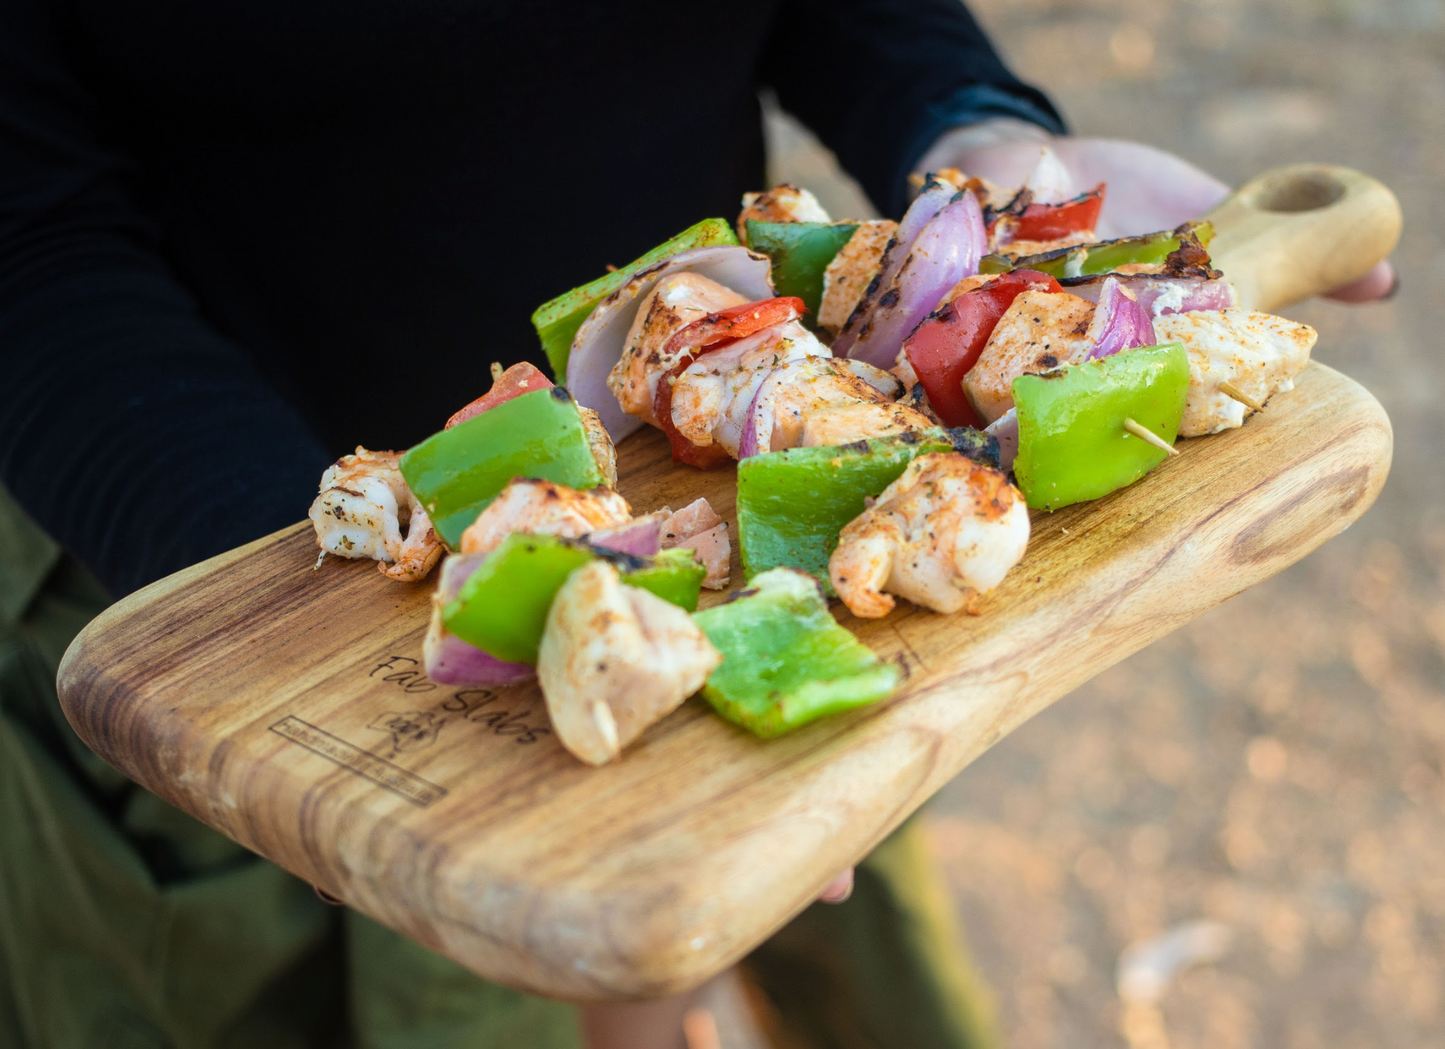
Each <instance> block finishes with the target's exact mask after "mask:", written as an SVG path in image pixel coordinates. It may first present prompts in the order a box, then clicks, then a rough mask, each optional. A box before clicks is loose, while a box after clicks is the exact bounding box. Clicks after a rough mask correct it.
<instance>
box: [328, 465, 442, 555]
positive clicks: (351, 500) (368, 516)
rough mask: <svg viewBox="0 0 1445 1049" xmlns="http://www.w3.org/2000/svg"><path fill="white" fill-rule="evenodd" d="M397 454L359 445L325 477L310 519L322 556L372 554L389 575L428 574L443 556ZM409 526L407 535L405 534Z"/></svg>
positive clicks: (439, 542)
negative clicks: (372, 449) (403, 530)
mask: <svg viewBox="0 0 1445 1049" xmlns="http://www.w3.org/2000/svg"><path fill="white" fill-rule="evenodd" d="M399 458H400V453H398V452H371V451H367V450H366V449H365V448H362V447H361V446H360V445H357V448H356V454H354V455H343V456H342V457H341V458H340V459H338V460H336V462H335V463H333V464H332V465H331V466H329V467H327V468H326V472H325V473H323V474H322V475H321V485H320V494H319V495H318V496H317V497H316V499H315V501H314V502H313V503H312V504H311V512H310V517H311V523H312V524H313V525H314V526H315V527H316V543H317V545H318V546H320V547H321V557H320V558H317V560H316V563H317V565H318V566H319V565H320V564H321V558H324V557H325V556H326V555H327V554H328V553H330V554H336V555H337V556H338V557H349V558H358V559H360V558H368V557H369V558H371V559H372V560H374V561H379V562H381V563H380V564H379V565H377V567H378V568H379V569H381V574H382V575H384V576H386V577H387V578H389V579H395V580H398V581H399V582H403V583H414V582H416V581H417V580H419V579H424V578H426V574H427V573H428V572H430V571H431V568H432V565H434V564H436V563H437V559H438V558H440V557H441V555H442V544H441V540H439V539H438V538H437V534H436V531H435V529H433V528H432V523H431V519H430V518H429V517H427V513H426V511H425V510H423V509H422V505H421V503H420V502H418V501H417V498H416V496H414V495H412V494H411V489H410V488H408V487H407V486H406V481H405V480H404V479H403V478H402V476H401V470H400V469H398V468H397V460H398V459H399ZM403 527H405V529H406V534H405V535H404V536H403V535H402V528H403Z"/></svg>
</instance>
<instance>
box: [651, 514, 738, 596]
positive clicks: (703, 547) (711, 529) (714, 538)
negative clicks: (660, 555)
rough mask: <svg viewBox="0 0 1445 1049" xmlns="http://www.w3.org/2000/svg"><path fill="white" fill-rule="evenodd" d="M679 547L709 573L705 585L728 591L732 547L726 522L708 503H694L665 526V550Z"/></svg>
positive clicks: (671, 516) (668, 519) (669, 517)
mask: <svg viewBox="0 0 1445 1049" xmlns="http://www.w3.org/2000/svg"><path fill="white" fill-rule="evenodd" d="M674 546H680V547H683V548H685V549H688V550H691V551H692V552H693V553H694V554H696V555H697V559H698V560H699V561H701V562H702V564H703V567H705V568H706V569H707V575H706V576H704V577H703V580H702V585H703V586H705V587H707V588H708V589H709V590H726V589H727V585H728V577H729V575H730V574H731V571H732V557H733V547H732V543H731V542H730V541H729V540H728V526H727V522H726V521H724V520H723V519H722V518H721V517H719V516H718V515H717V511H715V510H714V509H713V508H712V504H711V503H709V502H708V501H707V500H706V499H695V500H693V501H692V502H691V503H688V504H687V505H686V506H684V507H683V508H682V509H681V510H679V511H678V512H677V513H675V514H670V515H669V516H668V518H667V519H666V520H665V521H664V522H663V523H662V548H663V549H664V550H667V549H670V548H672V547H674Z"/></svg>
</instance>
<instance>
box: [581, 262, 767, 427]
mask: <svg viewBox="0 0 1445 1049" xmlns="http://www.w3.org/2000/svg"><path fill="white" fill-rule="evenodd" d="M747 301H748V300H747V299H745V298H744V297H743V296H741V295H739V294H738V293H737V292H735V291H733V290H732V289H731V288H729V287H727V286H725V285H722V284H719V283H718V282H717V281H715V280H710V279H708V278H707V277H703V276H700V275H699V274H696V273H674V274H672V275H671V276H668V277H664V278H662V280H660V281H658V282H657V287H655V288H653V289H652V291H650V292H648V294H647V296H646V298H644V299H643V300H642V302H641V304H639V306H638V308H637V318H636V319H635V320H634V321H633V322H632V328H631V329H630V330H629V331H628V333H627V341H626V342H625V343H624V344H623V350H622V357H621V358H620V359H619V360H618V362H617V363H616V364H615V365H613V368H612V371H611V373H610V374H609V375H608V376H607V388H608V389H610V390H611V391H612V394H613V396H615V397H616V398H617V403H618V404H620V405H622V410H623V411H625V412H626V413H627V414H628V415H635V416H636V417H637V418H639V419H644V420H646V421H647V422H649V423H651V424H652V425H653V426H656V425H657V424H658V422H657V417H656V416H655V415H654V414H653V408H652V406H653V401H654V398H655V397H656V395H657V383H658V380H659V379H661V377H662V376H663V375H665V374H667V372H668V371H670V370H671V369H672V367H673V366H674V365H675V364H677V359H676V358H666V357H664V355H663V353H662V350H663V348H664V347H665V346H666V345H667V340H668V339H670V338H672V336H673V335H675V334H676V333H677V332H678V331H679V330H681V329H682V328H684V327H686V326H687V325H689V324H691V323H692V322H693V321H696V320H701V319H702V318H703V317H706V316H707V315H708V314H709V313H716V312H718V311H719V310H725V309H727V308H728V307H730V306H741V305H742V304H743V303H745V302H747Z"/></svg>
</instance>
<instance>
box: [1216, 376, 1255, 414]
mask: <svg viewBox="0 0 1445 1049" xmlns="http://www.w3.org/2000/svg"><path fill="white" fill-rule="evenodd" d="M1219 392H1220V393H1222V394H1224V396H1226V397H1229V398H1231V399H1233V400H1236V401H1238V402H1239V403H1240V404H1242V405H1244V406H1245V407H1246V408H1249V409H1252V410H1253V411H1256V412H1262V411H1264V405H1262V404H1260V403H1259V402H1258V401H1256V400H1255V399H1254V398H1253V397H1251V396H1250V395H1249V394H1247V393H1245V392H1244V391H1243V390H1241V389H1240V388H1239V387H1238V386H1236V385H1234V383H1232V382H1230V381H1229V380H1228V379H1226V380H1224V381H1223V382H1221V383H1220V384H1219Z"/></svg>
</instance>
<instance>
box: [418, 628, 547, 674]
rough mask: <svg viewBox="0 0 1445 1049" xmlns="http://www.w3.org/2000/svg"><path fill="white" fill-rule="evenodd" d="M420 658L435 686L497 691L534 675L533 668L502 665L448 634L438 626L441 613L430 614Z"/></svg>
mask: <svg viewBox="0 0 1445 1049" xmlns="http://www.w3.org/2000/svg"><path fill="white" fill-rule="evenodd" d="M422 658H423V660H424V661H425V665H426V674H427V677H429V678H431V679H432V680H433V681H435V682H436V683H437V684H438V685H462V686H466V687H468V688H497V687H500V686H502V685H519V684H521V683H522V682H523V681H530V680H532V678H534V677H536V676H537V670H536V668H535V667H531V666H528V665H527V664H525V663H505V662H503V661H502V660H500V659H498V658H497V657H496V656H493V655H491V654H490V653H487V652H483V651H482V650H481V649H480V648H477V647H476V646H475V645H469V644H467V643H466V642H465V641H463V640H462V639H461V638H459V637H457V636H456V635H455V634H448V633H447V632H446V630H445V629H443V627H442V625H441V612H440V610H438V611H434V612H433V613H432V622H431V625H429V626H428V627H427V632H426V640H425V641H424V642H423V643H422Z"/></svg>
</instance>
